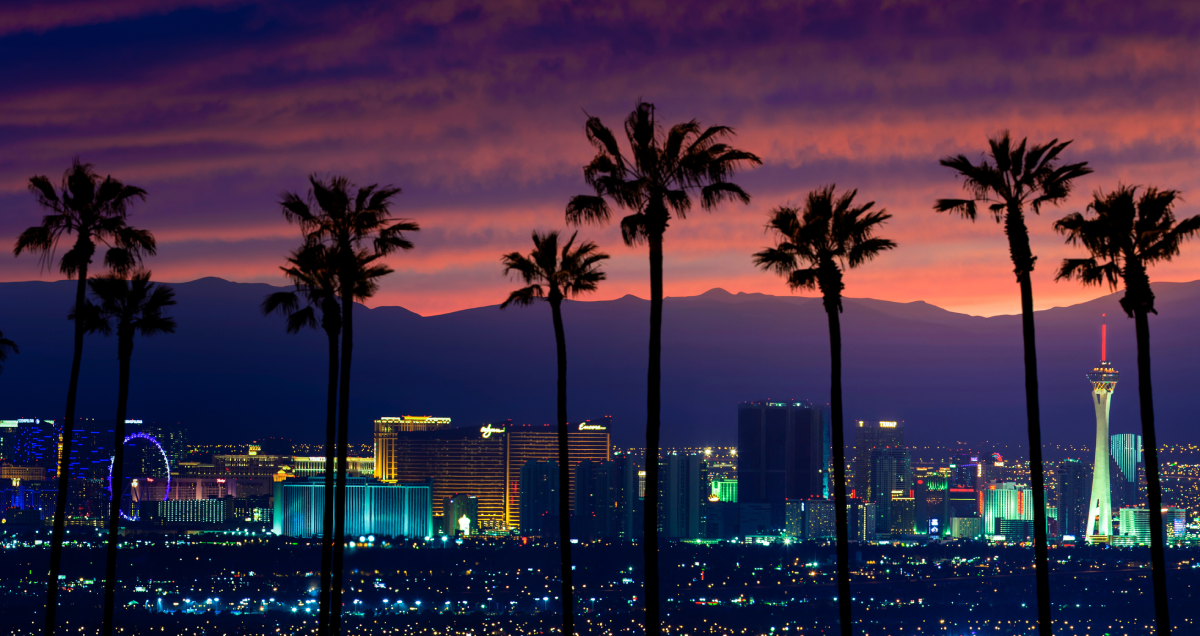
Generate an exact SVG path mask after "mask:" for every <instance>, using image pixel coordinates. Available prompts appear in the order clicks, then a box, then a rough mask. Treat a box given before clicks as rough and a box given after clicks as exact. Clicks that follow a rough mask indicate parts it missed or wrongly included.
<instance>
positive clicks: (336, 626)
mask: <svg viewBox="0 0 1200 636" xmlns="http://www.w3.org/2000/svg"><path fill="white" fill-rule="evenodd" d="M346 254H347V255H346V256H344V257H343V258H353V252H352V251H349V249H348V248H347V250H346ZM340 278H341V281H339V282H340V284H341V285H342V289H343V294H342V367H341V369H340V370H339V371H340V376H341V387H340V394H339V396H338V441H337V466H335V467H334V468H335V470H337V495H336V499H335V500H334V501H335V504H334V508H335V509H336V516H337V519H336V521H335V523H334V536H333V559H332V561H333V574H332V577H331V578H330V588H329V617H330V618H329V633H330V634H331V635H332V636H337V634H340V633H341V626H342V578H343V576H342V575H343V572H342V569H343V565H342V564H343V561H344V557H345V544H346V466H347V463H348V462H347V450H348V448H347V446H348V444H349V434H348V428H349V423H350V358H351V352H352V350H353V348H354V318H353V316H354V297H353V295H352V294H351V290H353V289H354V284H353V269H352V267H343V268H342V275H341V277H340Z"/></svg>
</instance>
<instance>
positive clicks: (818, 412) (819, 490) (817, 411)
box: [738, 402, 832, 529]
mask: <svg viewBox="0 0 1200 636" xmlns="http://www.w3.org/2000/svg"><path fill="white" fill-rule="evenodd" d="M829 436H830V432H829V410H828V409H827V408H825V407H821V406H814V405H812V404H809V403H808V402H742V403H741V404H739V405H738V503H739V504H750V505H752V506H754V505H761V504H769V505H770V515H771V516H770V526H771V528H774V529H783V527H784V525H785V514H786V502H787V500H788V499H796V500H799V499H826V498H828V497H829V496H830V495H831V494H832V493H831V491H830V480H829V468H830V463H829V458H830V452H831V447H830V443H829Z"/></svg>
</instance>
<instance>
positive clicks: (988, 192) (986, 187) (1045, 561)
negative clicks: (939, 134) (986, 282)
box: [933, 131, 1092, 636]
mask: <svg viewBox="0 0 1200 636" xmlns="http://www.w3.org/2000/svg"><path fill="white" fill-rule="evenodd" d="M1070 144H1071V142H1070V141H1064V142H1062V143H1059V141H1058V140H1057V139H1052V140H1050V141H1049V142H1048V143H1045V144H1034V145H1033V146H1028V147H1027V144H1026V140H1025V139H1022V140H1021V143H1020V144H1018V145H1016V146H1015V147H1014V146H1013V143H1012V139H1011V137H1010V136H1009V133H1008V131H1004V132H1002V133H1000V134H999V135H998V136H996V137H992V138H990V139H988V145H989V150H988V153H987V156H985V157H984V158H983V160H982V161H980V162H979V163H978V164H973V163H971V160H970V159H968V158H967V157H966V155H961V154H960V155H956V156H953V157H945V158H943V159H942V160H941V164H942V165H943V166H946V167H947V168H950V169H952V170H954V171H955V172H956V173H958V175H959V176H960V177H962V179H963V188H964V189H965V190H966V191H967V193H968V194H969V195H970V198H967V199H938V201H937V203H935V204H934V206H933V209H934V210H936V211H938V212H950V213H953V214H958V215H959V216H962V217H963V218H966V219H969V220H971V221H974V220H975V217H976V204H977V203H984V204H986V205H987V209H988V211H990V212H991V213H992V217H993V218H995V219H996V222H997V223H1004V233H1005V235H1007V236H1008V251H1009V255H1010V256H1011V257H1012V262H1013V266H1014V270H1013V271H1014V272H1015V273H1016V275H1017V284H1018V285H1019V286H1020V288H1021V327H1022V332H1023V334H1024V340H1025V415H1026V418H1027V420H1028V425H1029V474H1030V477H1031V481H1032V482H1033V502H1034V506H1033V533H1034V546H1033V553H1034V572H1035V573H1036V577H1037V596H1038V631H1039V633H1040V634H1041V635H1042V636H1050V633H1051V624H1050V560H1049V554H1048V552H1047V546H1046V489H1045V483H1046V480H1045V476H1044V470H1045V468H1044V466H1043V464H1042V422H1041V412H1040V409H1039V407H1038V381H1037V347H1036V340H1035V338H1034V331H1033V283H1032V281H1031V279H1030V274H1032V272H1033V265H1034V261H1036V260H1037V257H1036V256H1034V255H1033V250H1032V249H1030V247H1029V231H1028V229H1027V228H1026V227H1025V206H1026V205H1028V206H1029V208H1030V209H1031V210H1032V211H1033V212H1034V213H1035V214H1037V213H1039V212H1041V209H1042V206H1044V205H1047V204H1049V205H1057V204H1059V203H1061V202H1062V201H1064V200H1065V199H1066V198H1067V196H1068V195H1069V194H1070V193H1071V187H1072V185H1073V182H1074V181H1075V179H1077V178H1079V177H1082V176H1084V175H1087V174H1091V172H1092V169H1091V168H1089V167H1088V165H1087V162H1086V161H1084V162H1080V163H1071V164H1064V165H1060V164H1059V157H1058V156H1059V155H1060V154H1062V151H1063V150H1064V149H1066V147H1067V146H1068V145H1070Z"/></svg>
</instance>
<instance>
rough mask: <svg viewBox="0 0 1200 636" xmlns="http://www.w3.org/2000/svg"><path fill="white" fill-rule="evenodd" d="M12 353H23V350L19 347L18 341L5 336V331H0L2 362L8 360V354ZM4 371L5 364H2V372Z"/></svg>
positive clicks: (0, 355)
mask: <svg viewBox="0 0 1200 636" xmlns="http://www.w3.org/2000/svg"><path fill="white" fill-rule="evenodd" d="M10 353H21V351H20V350H19V349H17V343H15V342H13V341H12V340H9V339H8V338H5V337H4V332H3V331H0V362H4V361H5V360H8V354H10ZM3 371H4V365H0V372H3Z"/></svg>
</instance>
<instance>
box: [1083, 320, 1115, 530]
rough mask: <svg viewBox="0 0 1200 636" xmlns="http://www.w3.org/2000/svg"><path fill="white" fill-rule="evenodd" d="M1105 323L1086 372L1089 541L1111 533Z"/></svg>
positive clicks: (1110, 378)
mask: <svg viewBox="0 0 1200 636" xmlns="http://www.w3.org/2000/svg"><path fill="white" fill-rule="evenodd" d="M1107 337H1108V326H1107V325H1101V326H1100V365H1099V366H1097V367H1096V368H1094V369H1092V372H1091V373H1089V374H1087V379H1088V382H1091V383H1092V406H1094V407H1095V408H1096V465H1095V466H1094V467H1093V469H1092V495H1091V497H1089V498H1088V515H1087V531H1086V532H1085V533H1084V536H1085V537H1086V540H1087V541H1088V542H1089V543H1107V542H1108V540H1109V537H1111V536H1112V533H1113V532H1112V482H1111V480H1110V478H1109V462H1110V458H1109V448H1108V447H1109V440H1108V410H1109V405H1110V404H1111V402H1112V394H1113V389H1115V388H1116V386H1117V370H1116V369H1114V368H1113V366H1112V363H1110V362H1109V361H1108V351H1107V349H1108V346H1107V344H1108V343H1107Z"/></svg>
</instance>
